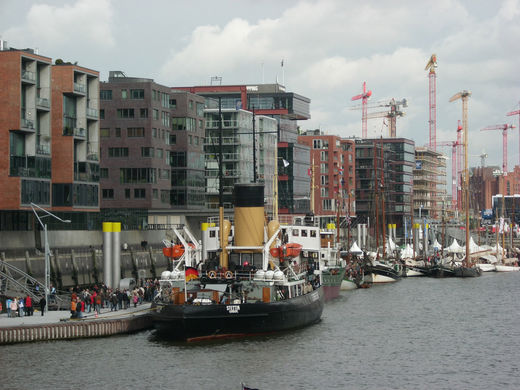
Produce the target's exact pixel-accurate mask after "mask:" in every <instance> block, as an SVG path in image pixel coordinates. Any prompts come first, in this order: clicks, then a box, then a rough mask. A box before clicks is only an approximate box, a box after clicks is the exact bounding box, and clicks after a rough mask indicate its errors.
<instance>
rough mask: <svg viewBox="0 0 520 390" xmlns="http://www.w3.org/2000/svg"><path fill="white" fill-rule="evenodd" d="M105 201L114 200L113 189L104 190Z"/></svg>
mask: <svg viewBox="0 0 520 390" xmlns="http://www.w3.org/2000/svg"><path fill="white" fill-rule="evenodd" d="M102 194H103V195H102V196H103V199H114V189H113V188H103V192H102Z"/></svg>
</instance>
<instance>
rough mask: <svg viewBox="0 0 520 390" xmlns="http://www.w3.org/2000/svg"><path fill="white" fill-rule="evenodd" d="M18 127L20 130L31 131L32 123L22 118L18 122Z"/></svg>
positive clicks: (32, 128)
mask: <svg viewBox="0 0 520 390" xmlns="http://www.w3.org/2000/svg"><path fill="white" fill-rule="evenodd" d="M20 127H21V128H22V129H31V130H34V122H33V121H32V120H30V119H24V118H22V119H21V120H20Z"/></svg>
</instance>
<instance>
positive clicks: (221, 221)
mask: <svg viewBox="0 0 520 390" xmlns="http://www.w3.org/2000/svg"><path fill="white" fill-rule="evenodd" d="M218 146H219V149H218V217H219V220H218V226H219V229H218V231H219V238H220V266H221V267H222V268H227V256H225V254H224V244H223V243H224V183H223V182H222V180H223V177H224V175H223V167H222V159H223V146H222V97H221V96H219V97H218Z"/></svg>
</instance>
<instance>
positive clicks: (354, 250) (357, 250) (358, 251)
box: [349, 241, 363, 255]
mask: <svg viewBox="0 0 520 390" xmlns="http://www.w3.org/2000/svg"><path fill="white" fill-rule="evenodd" d="M349 252H350V253H352V254H354V255H360V254H362V253H363V251H362V250H361V249H360V248H359V246H358V245H357V243H356V241H354V244H352V246H351V247H350V250H349Z"/></svg>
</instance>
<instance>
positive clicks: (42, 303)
mask: <svg viewBox="0 0 520 390" xmlns="http://www.w3.org/2000/svg"><path fill="white" fill-rule="evenodd" d="M46 305H47V301H46V300H45V297H42V299H40V311H41V312H42V317H43V312H44V311H45V306H46Z"/></svg>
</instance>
